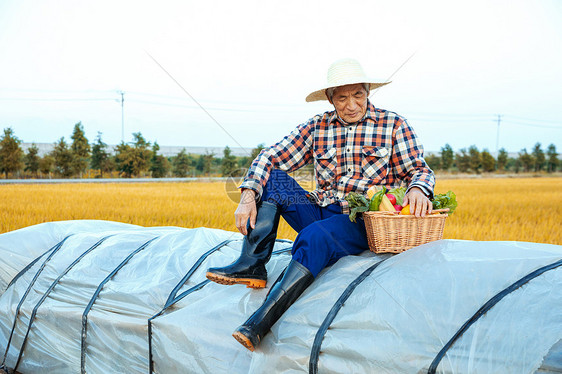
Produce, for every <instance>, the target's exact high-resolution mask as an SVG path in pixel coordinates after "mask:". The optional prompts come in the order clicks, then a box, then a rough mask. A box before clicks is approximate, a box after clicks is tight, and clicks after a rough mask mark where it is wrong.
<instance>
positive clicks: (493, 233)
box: [0, 178, 562, 244]
mask: <svg viewBox="0 0 562 374" xmlns="http://www.w3.org/2000/svg"><path fill="white" fill-rule="evenodd" d="M561 187H562V179H560V178H490V179H444V180H438V183H437V186H436V192H437V193H441V192H446V191H448V190H452V191H454V192H455V193H456V195H457V200H458V202H459V206H458V208H457V211H456V212H455V214H454V215H452V216H451V217H449V218H448V219H447V223H446V226H445V233H444V237H445V238H448V239H468V240H516V241H531V242H541V243H552V244H562V230H561V229H562V188H561ZM226 190H227V188H225V183H224V182H185V183H111V184H104V183H100V184H98V183H96V184H93V183H92V184H90V183H87V184H31V185H22V184H20V185H0V191H1V192H0V196H1V197H2V198H1V199H0V233H3V232H7V231H11V230H15V229H18V228H22V227H25V226H30V225H34V224H38V223H41V222H47V221H60V220H75V219H102V220H111V221H120V222H127V223H133V224H137V225H141V226H181V227H188V228H193V227H200V226H204V227H212V228H219V229H224V230H231V231H234V230H236V228H235V226H234V216H233V214H234V211H235V209H236V205H237V204H236V202H235V201H233V200H232V199H231V198H230V197H229V196H231V197H232V198H233V199H234V200H235V199H236V196H238V193H234V194H232V193H230V194H228V193H227V191H226ZM295 236H296V233H295V232H294V231H293V230H292V229H291V228H290V227H289V226H288V225H287V224H286V223H285V222H282V225H281V227H280V229H279V237H280V238H288V239H294V238H295Z"/></svg>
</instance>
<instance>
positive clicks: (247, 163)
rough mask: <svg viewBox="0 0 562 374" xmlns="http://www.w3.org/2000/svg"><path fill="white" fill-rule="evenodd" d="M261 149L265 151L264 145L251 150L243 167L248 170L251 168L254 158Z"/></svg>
mask: <svg viewBox="0 0 562 374" xmlns="http://www.w3.org/2000/svg"><path fill="white" fill-rule="evenodd" d="M263 149H265V144H264V143H261V144H258V146H257V147H256V148H254V149H252V153H251V154H250V158H248V161H247V162H246V165H244V166H245V167H246V168H249V167H250V166H252V162H254V160H255V159H256V157H258V155H259V154H260V152H261V151H262V150H263Z"/></svg>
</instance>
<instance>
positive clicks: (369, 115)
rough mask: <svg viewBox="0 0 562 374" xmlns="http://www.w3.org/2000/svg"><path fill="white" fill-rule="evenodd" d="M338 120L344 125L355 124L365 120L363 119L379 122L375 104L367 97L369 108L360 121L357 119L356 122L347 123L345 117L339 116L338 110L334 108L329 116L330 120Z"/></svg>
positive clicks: (332, 121) (331, 121)
mask: <svg viewBox="0 0 562 374" xmlns="http://www.w3.org/2000/svg"><path fill="white" fill-rule="evenodd" d="M336 120H337V121H338V122H339V123H341V124H342V125H343V126H349V125H355V124H357V123H359V122H363V121H366V120H372V121H373V122H375V123H377V116H376V108H375V106H374V105H373V104H371V101H369V99H367V110H366V111H365V114H364V115H363V118H361V119H360V120H359V121H357V122H355V123H347V122H345V121H344V120H343V119H341V118H340V117H339V116H338V112H336V110H334V111H333V112H332V114H331V115H330V117H329V122H330V123H334V122H335V121H336Z"/></svg>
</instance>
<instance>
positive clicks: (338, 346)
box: [0, 221, 562, 373]
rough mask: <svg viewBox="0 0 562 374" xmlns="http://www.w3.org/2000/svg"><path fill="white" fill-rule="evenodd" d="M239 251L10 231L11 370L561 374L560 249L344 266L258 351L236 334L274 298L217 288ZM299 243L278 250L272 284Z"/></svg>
mask: <svg viewBox="0 0 562 374" xmlns="http://www.w3.org/2000/svg"><path fill="white" fill-rule="evenodd" d="M241 244H242V236H241V235H240V234H238V233H233V232H227V231H222V230H216V229H208V228H196V229H185V228H177V227H151V228H145V227H139V226H134V225H127V224H121V223H115V222H106V221H66V222H51V223H44V224H40V225H36V226H31V227H28V228H25V229H21V230H17V231H13V232H9V233H6V234H2V235H0V359H1V358H3V362H2V364H3V365H4V366H5V367H6V368H9V369H17V371H18V372H21V373H41V372H49V373H69V372H73V373H79V372H81V371H83V372H87V373H108V372H110V373H122V372H126V373H147V372H150V371H151V370H152V371H153V372H155V373H174V372H182V373H263V372H283V373H287V372H289V373H290V372H313V373H314V372H318V373H374V372H376V373H396V372H404V373H421V372H428V370H429V371H432V370H434V371H435V372H437V373H490V372H501V373H515V372H516V373H533V372H537V371H540V372H544V371H547V372H548V371H551V372H558V370H560V371H562V362H561V361H562V359H561V358H560V357H561V355H562V354H561V353H560V351H561V347H562V344H561V339H562V313H560V310H562V291H561V290H562V270H561V268H562V266H559V265H560V264H561V260H562V246H557V245H548V244H537V243H526V242H475V241H459V240H441V241H437V242H433V243H429V244H426V245H422V246H419V247H416V248H413V249H411V250H409V251H406V252H404V253H401V254H399V255H375V254H373V253H371V252H365V253H364V254H362V255H360V256H347V257H344V258H342V259H341V260H340V261H338V262H337V263H336V264H334V265H333V266H331V267H329V268H327V269H325V270H324V271H323V272H322V273H320V275H319V276H318V277H317V279H316V280H315V281H314V283H313V284H312V285H311V286H310V287H309V288H308V289H307V290H306V291H305V292H304V293H303V294H302V296H301V297H300V298H299V299H298V300H297V301H296V302H295V303H294V304H293V305H292V306H291V307H290V308H289V310H288V311H287V312H286V313H285V314H284V315H283V316H282V317H281V319H280V320H279V321H278V322H277V323H276V324H275V325H274V326H273V327H272V330H271V332H270V333H269V334H268V335H267V336H266V337H265V338H264V340H263V341H262V343H261V345H260V346H259V348H258V349H257V350H256V351H255V352H254V353H252V352H249V351H248V350H246V349H245V348H244V347H242V346H241V345H240V344H239V343H238V342H236V340H234V339H233V338H232V337H231V333H232V331H233V330H234V329H235V328H236V327H237V326H238V325H240V324H241V323H242V322H244V321H245V320H246V318H247V317H248V316H249V315H250V314H251V313H252V312H253V311H254V310H255V309H256V308H258V307H259V306H260V304H261V302H262V301H263V299H264V298H265V296H266V294H267V291H268V289H267V288H266V289H262V290H252V289H248V288H245V287H244V286H241V285H236V286H223V285H219V284H215V283H212V282H209V281H207V280H206V278H205V271H206V269H207V268H208V267H210V266H220V265H223V264H228V263H230V262H232V261H234V260H235V259H236V258H237V256H238V255H239V252H240V248H241ZM290 247H291V243H290V242H288V241H283V240H278V241H277V242H276V245H275V249H274V251H275V252H274V253H275V254H274V256H272V259H271V261H270V262H269V263H268V265H267V269H268V272H269V279H270V281H271V280H274V279H276V278H277V276H278V275H279V274H280V273H281V271H282V270H283V269H284V267H285V266H286V265H287V264H288V262H289V261H290V252H289V251H288V250H289V249H290ZM270 285H271V283H268V287H269V286H270ZM481 308H483V309H481ZM479 309H480V311H479ZM455 335H456V337H455ZM453 337H455V338H453ZM553 349H554V351H553ZM549 352H550V353H549ZM545 357H546V359H545ZM547 362H548V365H547V366H548V367H547V366H545V365H546V363H547ZM16 366H17V367H16Z"/></svg>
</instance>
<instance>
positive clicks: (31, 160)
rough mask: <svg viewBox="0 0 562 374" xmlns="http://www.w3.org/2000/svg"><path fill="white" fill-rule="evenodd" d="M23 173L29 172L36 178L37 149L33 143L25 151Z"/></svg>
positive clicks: (37, 164)
mask: <svg viewBox="0 0 562 374" xmlns="http://www.w3.org/2000/svg"><path fill="white" fill-rule="evenodd" d="M23 161H24V163H25V169H24V170H25V171H29V172H30V173H31V174H33V175H34V176H35V177H37V172H38V171H39V148H37V145H35V143H33V144H31V147H29V149H28V150H27V153H26V154H25V156H24V160H23Z"/></svg>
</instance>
